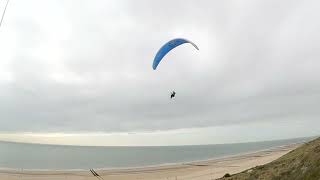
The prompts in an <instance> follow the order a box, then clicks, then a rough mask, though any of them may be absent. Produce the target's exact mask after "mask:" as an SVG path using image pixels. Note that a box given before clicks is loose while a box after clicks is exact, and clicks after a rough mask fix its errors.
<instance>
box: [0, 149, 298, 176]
mask: <svg viewBox="0 0 320 180" xmlns="http://www.w3.org/2000/svg"><path fill="white" fill-rule="evenodd" d="M302 144H303V143H293V144H288V145H283V146H277V147H272V148H269V149H265V150H260V151H256V152H247V153H242V154H236V155H230V156H225V157H219V158H213V159H208V160H200V161H191V162H181V163H174V164H162V165H154V166H143V167H128V168H97V169H94V171H96V172H97V174H98V175H99V176H98V177H97V176H94V175H93V174H92V172H90V171H89V169H87V170H86V169H70V170H63V169H62V170H51V169H49V170H46V169H42V170H38V169H37V170H32V169H11V168H0V179H8V180H14V179H71V180H73V179H74V180H75V179H79V178H80V179H92V178H95V179H96V178H101V177H102V178H106V179H123V180H129V179H155V180H158V179H159V180H160V179H167V178H169V179H170V177H171V178H173V179H174V178H180V179H202V178H206V179H208V178H209V179H210V178H219V177H222V176H223V175H224V174H225V173H231V174H233V173H237V172H241V171H244V170H246V169H249V168H251V167H254V166H257V165H262V164H266V163H269V162H271V161H273V160H275V159H277V158H279V157H281V156H282V155H284V154H286V153H288V152H289V151H291V150H293V149H295V148H297V147H299V146H300V145H302Z"/></svg>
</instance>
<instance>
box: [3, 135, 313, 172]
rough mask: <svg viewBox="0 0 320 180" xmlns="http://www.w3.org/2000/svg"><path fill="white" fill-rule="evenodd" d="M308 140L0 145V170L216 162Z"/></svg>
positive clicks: (125, 166) (104, 167) (307, 138)
mask: <svg viewBox="0 0 320 180" xmlns="http://www.w3.org/2000/svg"><path fill="white" fill-rule="evenodd" d="M312 138H313V137H304V138H294V139H284V140H273V141H261V142H248V143H234V144H212V145H186V146H69V145H46V144H28V143H17V142H3V141H2V142H1V141H0V167H1V168H9V169H30V170H41V169H43V170H47V169H50V170H71V169H90V168H98V169H115V168H132V167H145V166H157V165H164V164H178V163H184V162H192V161H204V160H209V159H217V158H222V157H226V156H232V155H237V154H243V153H249V152H255V151H261V150H265V149H270V148H274V147H278V146H283V145H289V144H294V143H303V142H306V141H309V140H311V139H312Z"/></svg>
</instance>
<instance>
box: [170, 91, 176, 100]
mask: <svg viewBox="0 0 320 180" xmlns="http://www.w3.org/2000/svg"><path fill="white" fill-rule="evenodd" d="M174 96H176V92H174V91H172V93H171V99H172V98H174Z"/></svg>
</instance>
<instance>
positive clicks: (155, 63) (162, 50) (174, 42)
mask: <svg viewBox="0 0 320 180" xmlns="http://www.w3.org/2000/svg"><path fill="white" fill-rule="evenodd" d="M184 43H190V44H192V45H193V46H194V47H195V48H196V49H197V50H199V48H198V47H197V45H195V44H194V43H193V42H191V41H189V40H187V39H182V38H177V39H173V40H171V41H169V42H167V43H166V44H164V45H163V46H162V47H161V48H160V49H159V51H158V52H157V54H156V56H155V57H154V60H153V65H152V68H153V69H154V70H156V69H157V67H158V65H159V63H160V62H161V60H162V58H163V57H164V56H165V55H166V54H168V52H170V51H171V50H172V49H174V48H176V47H177V46H180V45H182V44H184Z"/></svg>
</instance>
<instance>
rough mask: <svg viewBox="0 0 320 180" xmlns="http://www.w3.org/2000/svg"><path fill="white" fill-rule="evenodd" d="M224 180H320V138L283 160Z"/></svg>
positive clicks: (285, 156)
mask: <svg viewBox="0 0 320 180" xmlns="http://www.w3.org/2000/svg"><path fill="white" fill-rule="evenodd" d="M221 179H223V180H243V179H246V180H247V179H248V180H257V179H266V180H269V179H270V180H295V179H303V180H320V138H317V139H315V140H313V141H311V142H308V143H305V144H304V145H302V146H300V147H299V148H297V149H295V150H293V151H291V152H289V153H288V154H286V155H284V156H282V157H281V158H279V159H277V160H275V161H273V162H271V163H268V164H265V165H262V166H257V167H254V168H252V169H248V170H246V171H243V172H241V173H238V174H234V175H232V176H231V177H229V178H221Z"/></svg>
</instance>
